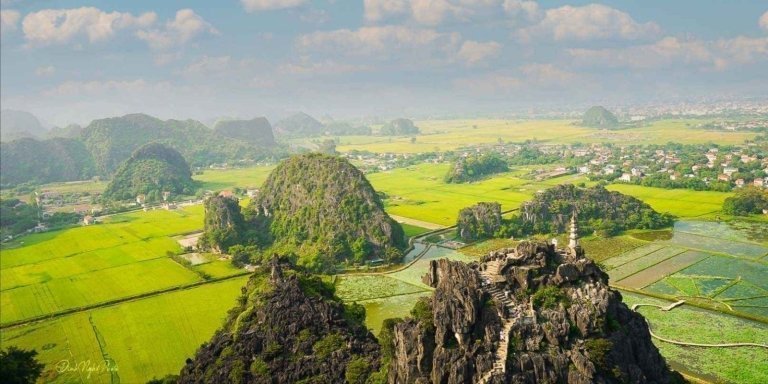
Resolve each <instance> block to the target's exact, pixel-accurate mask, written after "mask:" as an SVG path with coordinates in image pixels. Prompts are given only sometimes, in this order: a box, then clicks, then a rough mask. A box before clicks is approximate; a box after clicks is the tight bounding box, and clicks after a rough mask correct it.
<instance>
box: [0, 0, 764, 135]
mask: <svg viewBox="0 0 768 384" xmlns="http://www.w3.org/2000/svg"><path fill="white" fill-rule="evenodd" d="M0 44H1V45H0V47H2V55H1V60H2V62H1V63H0V64H1V67H0V68H1V69H0V72H1V78H0V80H1V83H0V84H1V90H2V92H1V93H2V95H1V97H2V100H0V101H1V102H2V107H3V108H13V109H22V110H28V111H31V112H33V113H35V114H37V115H38V116H40V117H42V118H43V119H45V120H46V121H47V122H49V123H53V124H65V123H69V122H79V123H87V122H88V121H90V120H91V119H93V118H96V117H105V116H113V115H120V114H125V113H131V112H146V113H150V114H153V115H157V116H159V117H163V118H198V119H210V118H213V117H216V116H239V117H252V116H256V115H264V114H267V115H274V114H277V113H279V111H296V110H303V111H307V112H310V113H314V114H316V115H324V114H330V115H333V116H338V117H346V116H350V117H351V116H363V115H374V114H376V115H383V116H393V115H408V116H416V117H419V116H427V115H435V116H437V115H448V114H451V115H461V114H475V113H498V112H504V111H509V110H514V109H519V108H529V107H556V106H564V105H580V104H592V103H604V104H609V105H611V104H612V105H618V104H626V103H636V102H648V101H664V100H685V99H698V98H722V97H744V96H757V97H766V96H768V91H767V90H768V4H767V3H766V2H765V1H764V0H755V1H746V0H744V1H701V0H675V1H668V0H637V1H600V2H589V1H539V2H535V1H527V0H526V1H523V0H364V1H353V0H317V1H313V0H218V1H215V2H212V1H174V0H162V1H145V0H132V1H99V0H94V1H51V0H39V1H35V0H2V40H1V43H0Z"/></svg>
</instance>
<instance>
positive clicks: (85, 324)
mask: <svg viewBox="0 0 768 384" xmlns="http://www.w3.org/2000/svg"><path fill="white" fill-rule="evenodd" d="M246 279H247V278H246V277H241V278H234V279H231V280H227V281H223V282H218V283H211V284H206V285H203V286H199V287H195V288H190V289H187V290H182V291H175V292H170V293H165V294H162V295H158V296H154V297H149V298H145V299H140V300H135V301H130V302H125V303H121V304H119V305H115V306H108V307H103V308H98V309H94V310H90V311H85V312H78V313H75V314H71V315H65V316H62V317H59V318H55V319H51V320H47V321H44V322H38V323H32V324H28V325H24V326H20V327H13V328H8V329H3V331H2V333H0V340H1V341H2V345H3V346H5V345H16V346H19V347H21V348H26V349H35V350H37V352H38V353H39V355H38V359H39V360H40V361H41V362H43V363H45V365H46V367H45V371H44V373H43V379H44V381H45V382H52V383H71V382H87V383H112V382H123V383H143V382H146V381H147V380H149V379H151V378H152V377H163V376H165V375H167V374H171V373H178V372H179V371H180V370H181V368H182V367H183V366H184V360H185V359H186V358H187V357H191V356H192V355H193V354H194V352H195V350H196V349H197V348H198V347H199V346H200V344H201V343H203V342H205V341H207V340H209V339H210V338H211V336H213V333H214V331H215V330H216V329H217V328H218V327H219V326H220V325H221V324H222V321H223V320H224V317H225V315H226V312H227V311H228V310H229V309H230V308H232V307H233V306H234V305H235V298H236V297H237V296H238V295H239V294H240V287H242V286H243V285H244V284H245V281H246ZM3 307H4V308H5V306H3ZM105 359H106V360H108V361H109V362H108V363H105ZM66 363H69V364H70V366H74V365H76V364H78V363H82V364H85V365H86V366H90V367H95V368H97V369H98V370H96V371H93V372H89V371H87V370H79V369H76V370H73V371H65V372H58V371H57V367H62V366H63V364H66ZM106 364H108V366H109V367H112V368H114V369H115V370H114V372H110V371H109V370H106V369H104V367H106V366H107V365H106ZM113 376H114V377H113Z"/></svg>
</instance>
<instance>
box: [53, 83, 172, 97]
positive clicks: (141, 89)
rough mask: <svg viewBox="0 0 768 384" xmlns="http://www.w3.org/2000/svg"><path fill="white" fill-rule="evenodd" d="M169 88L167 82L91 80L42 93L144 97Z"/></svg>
mask: <svg viewBox="0 0 768 384" xmlns="http://www.w3.org/2000/svg"><path fill="white" fill-rule="evenodd" d="M170 88H171V85H170V84H169V83H168V82H148V81H146V80H144V79H136V80H104V81H100V80H92V81H66V82H64V83H61V84H59V85H58V86H56V87H54V88H51V89H48V90H46V91H43V95H45V96H66V97H71V96H100V95H105V94H110V95H112V94H114V93H124V94H125V93H128V94H139V95H146V94H148V93H151V92H154V91H167V90H169V89H170Z"/></svg>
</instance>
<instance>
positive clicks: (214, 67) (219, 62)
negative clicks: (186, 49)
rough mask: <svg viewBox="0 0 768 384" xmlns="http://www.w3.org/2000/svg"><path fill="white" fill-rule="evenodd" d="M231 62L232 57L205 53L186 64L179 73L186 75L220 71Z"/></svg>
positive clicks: (224, 69) (227, 67)
mask: <svg viewBox="0 0 768 384" xmlns="http://www.w3.org/2000/svg"><path fill="white" fill-rule="evenodd" d="M231 64H232V57H230V56H208V55H205V56H203V57H201V58H199V59H197V60H195V61H194V62H192V63H190V64H189V65H187V66H186V67H185V68H184V69H183V70H181V73H182V74H183V75H187V76H192V75H207V74H211V73H221V72H224V71H226V70H227V69H229V67H230V65H231Z"/></svg>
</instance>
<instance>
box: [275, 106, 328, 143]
mask: <svg viewBox="0 0 768 384" xmlns="http://www.w3.org/2000/svg"><path fill="white" fill-rule="evenodd" d="M324 132H325V126H324V125H323V123H321V122H319V121H317V119H315V118H314V117H312V116H310V115H307V114H306V113H304V112H299V113H296V114H294V115H291V116H289V117H286V118H285V119H282V120H280V121H278V122H277V123H275V133H277V134H278V135H281V136H288V137H304V136H320V135H322V134H323V133H324Z"/></svg>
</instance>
